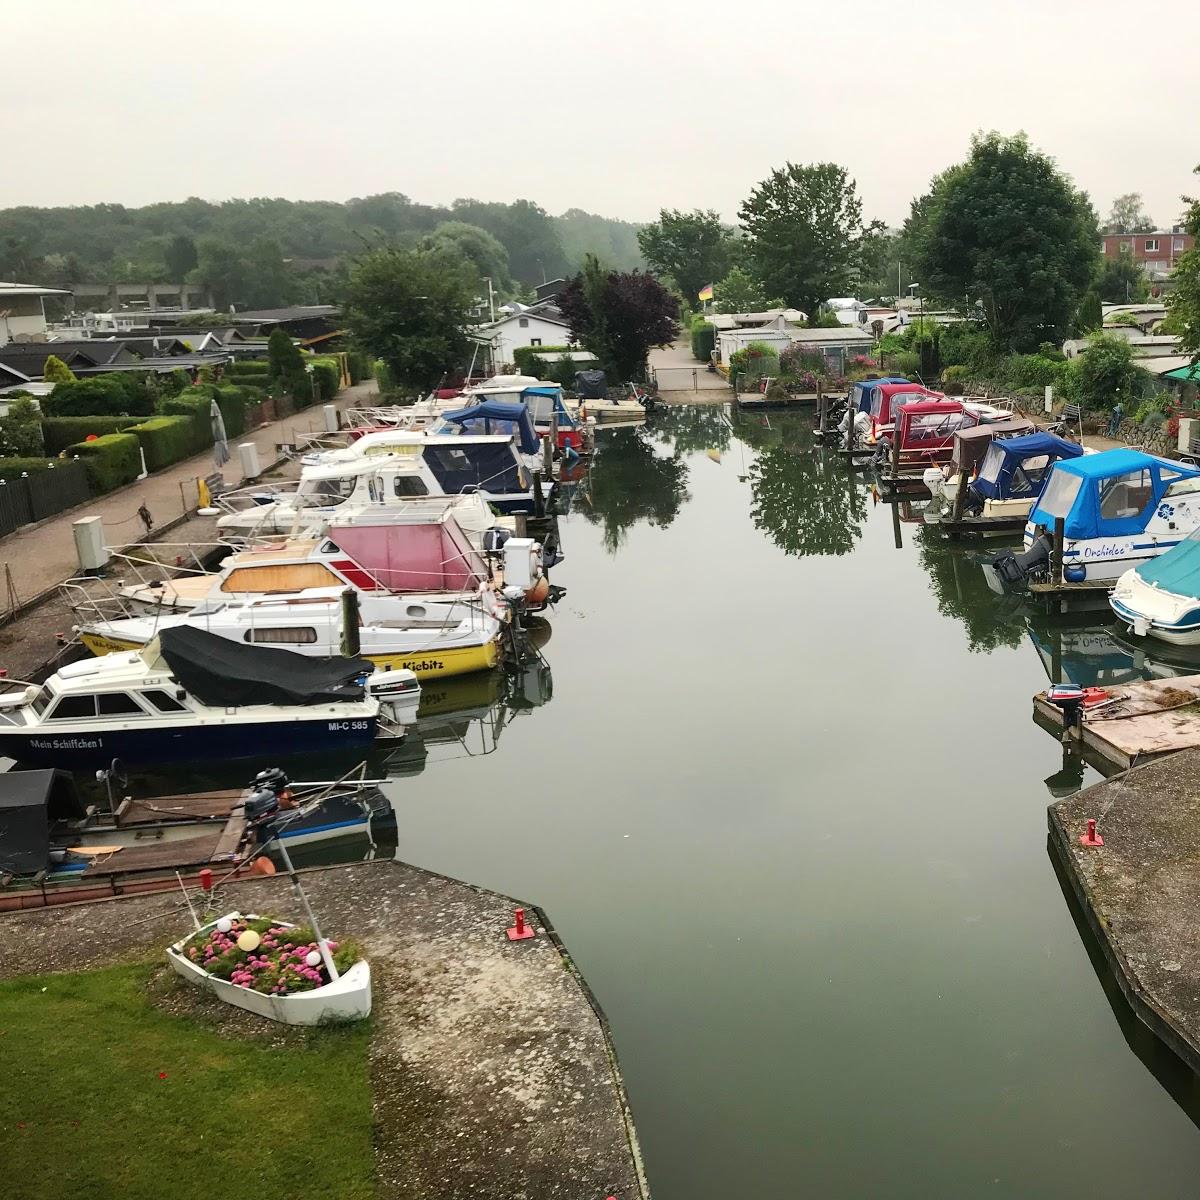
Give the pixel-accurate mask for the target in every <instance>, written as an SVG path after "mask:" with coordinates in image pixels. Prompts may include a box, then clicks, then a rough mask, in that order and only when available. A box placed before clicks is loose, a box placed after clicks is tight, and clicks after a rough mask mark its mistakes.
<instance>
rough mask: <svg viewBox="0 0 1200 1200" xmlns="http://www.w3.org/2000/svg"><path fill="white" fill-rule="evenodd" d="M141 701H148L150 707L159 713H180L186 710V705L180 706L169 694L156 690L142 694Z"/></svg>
mask: <svg viewBox="0 0 1200 1200" xmlns="http://www.w3.org/2000/svg"><path fill="white" fill-rule="evenodd" d="M142 699H143V700H149V701H150V707H151V708H155V709H157V710H158V711H159V712H160V713H181V712H187V710H188V709H187V705H186V704H181V703H180V702H179V701H178V700H176V699H175V697H174V696H172V695H171V694H170V693H168V692H163V691H159V690H158V689H153V690H151V691H149V692H143V693H142Z"/></svg>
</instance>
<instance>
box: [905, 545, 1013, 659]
mask: <svg viewBox="0 0 1200 1200" xmlns="http://www.w3.org/2000/svg"><path fill="white" fill-rule="evenodd" d="M915 537H916V543H917V548H918V551H919V553H920V555H921V565H922V566H923V567H924V568H925V570H926V571H927V572H928V573H929V583H930V586H931V587H932V588H933V594H934V597H935V598H936V599H937V606H938V611H939V612H940V613H942V614H943V615H945V616H947V617H953V618H954V619H955V620H956V621H961V622H962V624H963V626H964V627H965V629H966V631H967V644H968V645H969V646H970V647H971V649H972V650H973V651H975V652H976V653H984V654H987V653H990V652H991V651H992V650H995V649H997V648H998V647H1000V646H1018V645H1020V643H1021V641H1022V639H1023V638H1024V636H1025V617H1026V615H1027V613H1028V611H1029V605H1028V599H1027V597H1025V596H1023V595H1011V596H999V595H997V594H996V593H995V592H993V591H992V589H991V588H990V587H988V582H987V578H986V576H985V575H984V573H983V562H982V559H983V558H984V557H988V558H990V557H994V556H995V554H996V553H997V551H996V550H991V547H989V551H990V553H987V554H986V555H985V554H982V553H980V552H975V553H967V552H964V549H963V546H962V544H961V543H958V544H956V543H955V542H953V541H951V540H950V539H949V538H947V537H946V536H945V534H943V533H940V532H939V531H938V530H936V529H934V528H933V527H932V526H929V525H922V526H919V527H917V528H916V531H915Z"/></svg>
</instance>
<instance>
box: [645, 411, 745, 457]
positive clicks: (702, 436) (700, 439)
mask: <svg viewBox="0 0 1200 1200" xmlns="http://www.w3.org/2000/svg"><path fill="white" fill-rule="evenodd" d="M647 429H648V432H649V433H650V436H651V437H653V438H654V440H655V441H657V442H663V443H669V444H670V446H671V451H672V453H673V454H674V455H675V457H676V458H681V457H683V456H684V455H685V454H696V453H701V452H703V451H706V450H715V451H716V452H717V453H724V452H725V451H726V450H728V449H729V444H730V442H731V441H732V439H733V430H732V428H731V426H730V423H729V418H728V417H727V416H726V414H725V406H724V405H723V404H709V405H676V406H671V407H669V408H660V409H658V410H656V411H655V413H654V416H653V418H652V420H651V422H650V424H649V425H648V426H647Z"/></svg>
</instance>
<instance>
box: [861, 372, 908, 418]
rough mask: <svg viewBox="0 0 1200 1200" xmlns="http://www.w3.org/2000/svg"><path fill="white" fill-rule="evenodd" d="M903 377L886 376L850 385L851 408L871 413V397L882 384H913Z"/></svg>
mask: <svg viewBox="0 0 1200 1200" xmlns="http://www.w3.org/2000/svg"><path fill="white" fill-rule="evenodd" d="M911 382H912V381H911V380H909V379H906V378H905V377H904V376H903V375H884V376H883V377H882V378H880V379H862V380H860V381H859V382H858V383H853V384H851V385H850V408H851V409H857V410H858V411H859V412H870V411H871V396H872V394H873V393H874V391H875V389H876V388H877V387H878V386H879V385H880V384H881V383H911Z"/></svg>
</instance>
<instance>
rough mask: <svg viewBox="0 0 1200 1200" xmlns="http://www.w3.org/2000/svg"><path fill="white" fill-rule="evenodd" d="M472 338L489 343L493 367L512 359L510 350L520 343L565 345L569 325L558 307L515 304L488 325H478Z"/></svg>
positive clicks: (568, 336) (523, 344)
mask: <svg viewBox="0 0 1200 1200" xmlns="http://www.w3.org/2000/svg"><path fill="white" fill-rule="evenodd" d="M473 336H474V338H475V340H476V341H477V342H479V343H481V344H482V345H486V346H490V347H491V350H492V358H493V361H494V362H495V363H496V367H497V370H499V369H500V368H501V366H502V365H505V364H510V363H513V362H514V361H515V360H514V359H513V351H514V350H517V349H519V348H520V347H522V346H569V345H571V344H572V343H571V328H570V326H569V325H568V324H567V323H566V321H564V320H563V319H562V317H561V316H560V315H559V312H558V309H556V308H553V307H550V306H542V305H533V306H531V307H529V308H519V309H517V310H516V311H515V312H511V313H509V314H508V315H507V316H504V317H501V318H500V319H499V320H496V321H493V322H491V324H488V325H480V326H479V327H478V328H477V329H476V330H475V333H474V335H473Z"/></svg>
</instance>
